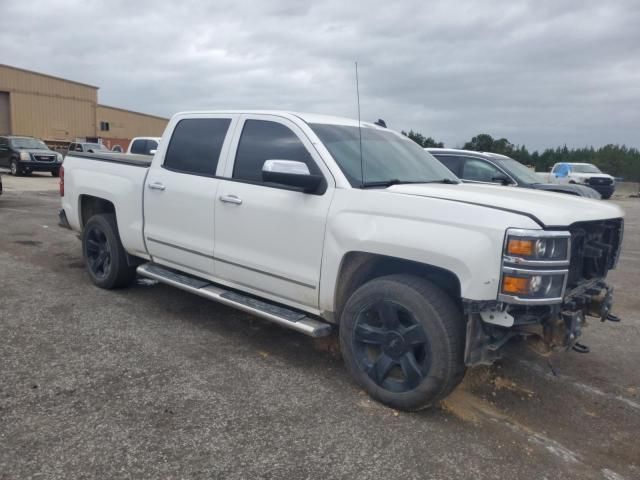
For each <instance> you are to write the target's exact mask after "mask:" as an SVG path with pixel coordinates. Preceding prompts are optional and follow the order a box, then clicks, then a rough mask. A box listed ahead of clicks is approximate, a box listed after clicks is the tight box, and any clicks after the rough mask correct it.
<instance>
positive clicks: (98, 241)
mask: <svg viewBox="0 0 640 480" xmlns="http://www.w3.org/2000/svg"><path fill="white" fill-rule="evenodd" d="M86 255H87V261H88V266H89V269H90V270H91V273H93V275H94V276H95V277H96V278H97V279H99V280H100V279H104V278H106V277H107V276H108V275H109V272H110V271H111V256H112V253H111V245H110V244H109V240H108V239H107V236H106V234H105V232H104V231H102V229H101V228H100V227H99V226H98V225H91V226H89V227H88V230H87V232H86Z"/></svg>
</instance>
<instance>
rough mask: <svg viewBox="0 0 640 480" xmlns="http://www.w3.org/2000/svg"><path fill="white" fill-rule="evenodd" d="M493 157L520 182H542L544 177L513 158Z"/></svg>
mask: <svg viewBox="0 0 640 480" xmlns="http://www.w3.org/2000/svg"><path fill="white" fill-rule="evenodd" d="M491 159H492V160H493V161H495V162H496V163H497V164H498V165H500V166H501V167H502V168H504V169H505V170H506V171H507V172H509V173H510V174H511V176H513V177H515V179H516V180H517V181H518V183H542V182H541V180H542V179H541V178H540V177H539V176H538V175H536V173H535V172H534V171H533V170H531V169H530V168H528V167H526V166H524V165H523V164H521V163H520V162H518V161H517V160H514V159H513V158H509V157H504V158H502V157H500V158H497V157H491Z"/></svg>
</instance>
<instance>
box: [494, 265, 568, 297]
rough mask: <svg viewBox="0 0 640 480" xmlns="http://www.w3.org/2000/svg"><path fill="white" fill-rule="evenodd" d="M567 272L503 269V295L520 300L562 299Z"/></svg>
mask: <svg viewBox="0 0 640 480" xmlns="http://www.w3.org/2000/svg"><path fill="white" fill-rule="evenodd" d="M565 279H566V271H564V270H563V271H546V270H545V271H540V270H522V269H508V268H505V269H503V274H502V286H501V293H502V294H503V295H509V296H513V297H517V298H518V299H519V300H522V301H526V300H534V301H535V300H555V299H562V296H563V294H564V286H565Z"/></svg>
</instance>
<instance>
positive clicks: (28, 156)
mask: <svg viewBox="0 0 640 480" xmlns="http://www.w3.org/2000/svg"><path fill="white" fill-rule="evenodd" d="M61 163H62V155H61V154H59V153H57V152H54V151H53V150H51V149H50V148H49V147H47V145H45V143H44V142H43V141H42V140H39V139H37V138H33V137H18V136H4V137H0V166H3V167H9V169H10V170H11V174H12V175H14V176H16V177H18V176H20V175H28V174H30V173H31V172H51V175H53V176H54V177H57V176H58V174H59V172H60V165H61Z"/></svg>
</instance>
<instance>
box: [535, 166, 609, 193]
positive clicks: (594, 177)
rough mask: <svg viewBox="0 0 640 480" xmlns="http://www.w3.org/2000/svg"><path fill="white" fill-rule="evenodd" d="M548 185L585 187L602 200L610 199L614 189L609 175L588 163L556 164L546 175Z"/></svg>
mask: <svg viewBox="0 0 640 480" xmlns="http://www.w3.org/2000/svg"><path fill="white" fill-rule="evenodd" d="M547 181H548V182H549V183H557V184H579V185H586V186H588V187H591V188H593V189H594V190H595V191H597V192H598V193H599V194H600V195H602V198H604V199H607V198H611V195H613V192H614V191H615V189H616V184H615V180H614V178H613V177H612V176H611V175H607V174H606V173H602V172H601V171H600V169H599V168H598V167H596V166H595V165H592V164H590V163H567V162H561V163H556V164H555V165H554V166H553V168H552V169H551V173H549V174H548V175H547Z"/></svg>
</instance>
